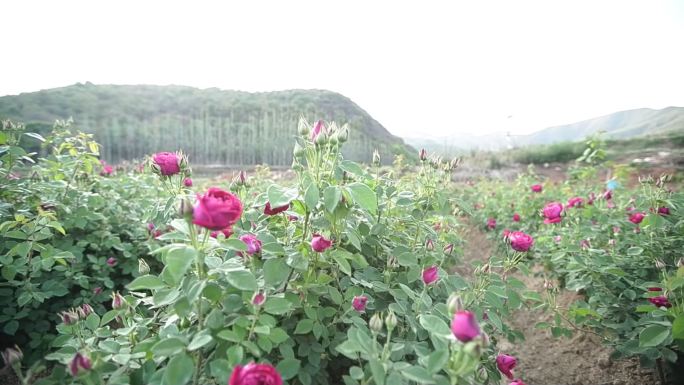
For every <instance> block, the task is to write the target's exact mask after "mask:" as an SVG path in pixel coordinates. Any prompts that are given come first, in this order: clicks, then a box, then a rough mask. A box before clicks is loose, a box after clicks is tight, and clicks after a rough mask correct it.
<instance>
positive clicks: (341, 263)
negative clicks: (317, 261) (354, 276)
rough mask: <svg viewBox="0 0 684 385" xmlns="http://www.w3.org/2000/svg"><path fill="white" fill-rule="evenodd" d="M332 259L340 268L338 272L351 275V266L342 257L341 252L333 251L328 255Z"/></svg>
mask: <svg viewBox="0 0 684 385" xmlns="http://www.w3.org/2000/svg"><path fill="white" fill-rule="evenodd" d="M330 255H331V256H332V258H333V259H334V260H335V262H337V265H338V266H339V268H340V271H342V272H343V273H345V274H347V275H351V273H352V271H351V265H349V261H347V259H346V258H345V257H344V253H343V252H339V250H335V251H334V252H332V253H330Z"/></svg>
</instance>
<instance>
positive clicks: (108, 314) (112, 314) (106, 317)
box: [100, 310, 119, 326]
mask: <svg viewBox="0 0 684 385" xmlns="http://www.w3.org/2000/svg"><path fill="white" fill-rule="evenodd" d="M117 315H119V310H110V311H108V312H106V313H105V314H104V315H103V316H102V319H101V320H100V326H105V325H106V324H108V323H110V322H111V321H112V320H113V319H114V318H116V316H117Z"/></svg>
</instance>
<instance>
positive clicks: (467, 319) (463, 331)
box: [451, 310, 480, 342]
mask: <svg viewBox="0 0 684 385" xmlns="http://www.w3.org/2000/svg"><path fill="white" fill-rule="evenodd" d="M451 332H452V333H454V336H455V337H456V339H458V340H459V341H461V342H468V341H472V340H473V338H475V337H477V336H479V335H480V325H478V324H477V320H476V319H475V314H473V313H472V312H470V311H467V310H463V311H457V312H455V313H454V318H453V319H452V320H451Z"/></svg>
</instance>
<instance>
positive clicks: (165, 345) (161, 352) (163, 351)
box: [152, 337, 185, 357]
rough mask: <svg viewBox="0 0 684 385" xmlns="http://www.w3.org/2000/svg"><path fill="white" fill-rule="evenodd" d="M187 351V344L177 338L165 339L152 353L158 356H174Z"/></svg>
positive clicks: (153, 348) (158, 343)
mask: <svg viewBox="0 0 684 385" xmlns="http://www.w3.org/2000/svg"><path fill="white" fill-rule="evenodd" d="M183 350H185V343H184V342H183V341H182V340H181V339H180V338H176V337H170V338H164V339H163V340H161V341H159V342H157V343H156V344H154V346H152V352H153V353H154V354H155V355H158V356H166V357H169V356H173V355H174V354H178V353H180V352H182V351H183Z"/></svg>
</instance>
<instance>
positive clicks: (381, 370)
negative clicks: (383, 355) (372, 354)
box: [368, 358, 385, 385]
mask: <svg viewBox="0 0 684 385" xmlns="http://www.w3.org/2000/svg"><path fill="white" fill-rule="evenodd" d="M368 365H369V366H370V369H371V374H372V375H373V381H374V382H375V385H384V384H385V367H384V366H382V363H381V362H380V360H378V359H377V358H371V359H370V360H368Z"/></svg>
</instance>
